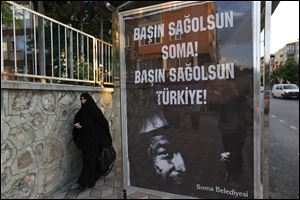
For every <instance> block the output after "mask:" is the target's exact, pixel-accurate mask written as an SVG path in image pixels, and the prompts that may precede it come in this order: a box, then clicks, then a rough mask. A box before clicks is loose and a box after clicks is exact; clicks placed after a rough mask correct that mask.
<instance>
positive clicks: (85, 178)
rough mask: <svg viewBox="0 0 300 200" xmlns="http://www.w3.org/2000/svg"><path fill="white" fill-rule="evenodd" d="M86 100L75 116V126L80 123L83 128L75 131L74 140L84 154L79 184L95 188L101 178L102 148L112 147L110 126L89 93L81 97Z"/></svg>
mask: <svg viewBox="0 0 300 200" xmlns="http://www.w3.org/2000/svg"><path fill="white" fill-rule="evenodd" d="M80 97H81V98H84V99H86V102H85V103H84V104H81V109H80V110H79V111H78V113H77V114H76V116H75V119H74V124H76V123H80V125H81V126H82V127H81V128H74V129H73V138H74V141H75V143H76V145H77V147H78V148H79V149H80V150H81V151H82V154H83V169H82V171H81V174H80V176H79V178H78V181H77V183H78V184H80V185H81V186H84V187H85V186H87V187H93V186H94V185H95V182H96V181H97V179H98V178H99V176H101V169H99V165H98V163H99V162H98V160H99V156H100V154H101V151H102V148H107V147H110V146H112V138H111V135H110V131H109V124H108V121H107V119H106V118H105V117H104V115H103V113H102V111H101V110H100V109H99V108H98V106H97V105H96V103H95V102H94V100H93V98H92V97H91V96H90V95H89V94H88V93H83V94H81V95H80Z"/></svg>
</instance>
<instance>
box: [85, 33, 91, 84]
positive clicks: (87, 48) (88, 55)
mask: <svg viewBox="0 0 300 200" xmlns="http://www.w3.org/2000/svg"><path fill="white" fill-rule="evenodd" d="M86 44H87V47H86V51H87V52H86V55H87V77H88V78H87V79H88V80H90V58H89V57H90V52H89V37H86Z"/></svg>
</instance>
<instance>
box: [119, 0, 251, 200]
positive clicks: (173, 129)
mask: <svg viewBox="0 0 300 200" xmlns="http://www.w3.org/2000/svg"><path fill="white" fill-rule="evenodd" d="M252 10H253V3H252V2H228V1H226V2H221V1H220V2H218V1H215V2H212V1H210V2H195V3H193V4H188V5H186V6H182V5H181V4H178V5H177V4H173V5H172V6H170V7H163V8H161V9H158V10H152V11H150V10H148V11H145V12H138V13H133V14H131V15H127V16H125V17H123V20H124V21H123V22H124V25H123V27H124V30H123V33H124V43H123V45H124V55H122V56H124V59H125V62H124V64H125V66H124V73H125V76H124V77H125V78H124V84H125V86H124V91H125V94H126V98H125V106H126V114H125V118H126V130H125V132H126V143H127V149H126V151H127V157H128V160H126V162H127V167H128V175H127V176H128V184H129V186H133V187H137V188H144V189H148V190H155V191H160V192H167V193H172V194H178V195H184V196H189V197H200V198H229V199H232V198H237V199H244V198H245V199H247V198H254V144H253V143H254V139H253V137H254V133H253V132H254V131H253V123H254V121H253V98H254V97H253V85H254V83H253V73H254V72H253V70H254V67H253V66H254V63H253V27H252V20H253V19H252V17H253V16H252ZM122 67H123V66H122Z"/></svg>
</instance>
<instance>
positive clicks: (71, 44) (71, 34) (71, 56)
mask: <svg viewBox="0 0 300 200" xmlns="http://www.w3.org/2000/svg"><path fill="white" fill-rule="evenodd" d="M73 73H74V71H73V31H72V30H70V77H71V78H72V79H73V78H74V75H73Z"/></svg>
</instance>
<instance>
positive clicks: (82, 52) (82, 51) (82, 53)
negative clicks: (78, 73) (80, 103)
mask: <svg viewBox="0 0 300 200" xmlns="http://www.w3.org/2000/svg"><path fill="white" fill-rule="evenodd" d="M81 56H82V59H81V62H82V80H84V35H81Z"/></svg>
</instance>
